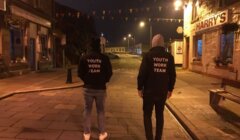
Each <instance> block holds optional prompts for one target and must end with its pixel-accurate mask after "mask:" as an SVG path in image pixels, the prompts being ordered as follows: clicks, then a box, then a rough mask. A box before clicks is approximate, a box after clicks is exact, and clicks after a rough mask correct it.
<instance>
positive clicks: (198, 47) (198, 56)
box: [193, 36, 202, 61]
mask: <svg viewBox="0 0 240 140" xmlns="http://www.w3.org/2000/svg"><path fill="white" fill-rule="evenodd" d="M201 60H202V37H201V36H198V37H196V39H195V45H194V59H193V61H201Z"/></svg>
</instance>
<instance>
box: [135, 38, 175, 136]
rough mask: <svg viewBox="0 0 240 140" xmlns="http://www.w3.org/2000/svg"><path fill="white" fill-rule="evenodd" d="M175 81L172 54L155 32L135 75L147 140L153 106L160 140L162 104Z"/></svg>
mask: <svg viewBox="0 0 240 140" xmlns="http://www.w3.org/2000/svg"><path fill="white" fill-rule="evenodd" d="M175 81H176V70H175V64H174V58H173V56H172V55H171V54H170V53H168V52H166V51H165V48H164V39H163V36H162V35H161V34H157V35H155V36H154V37H153V39H152V48H151V49H150V50H149V51H148V52H147V53H146V54H145V55H144V56H143V59H142V63H141V66H140V69H139V73H138V77H137V84H138V85H137V86H138V87H137V88H138V94H139V96H140V97H141V98H143V112H144V113H143V114H144V115H143V117H144V127H145V135H146V138H147V140H153V132H152V119H151V117H152V111H153V107H155V114H156V136H155V140H161V137H162V131H163V125H164V117H163V112H164V105H165V102H166V99H167V98H170V96H171V95H172V91H173V89H174V85H175Z"/></svg>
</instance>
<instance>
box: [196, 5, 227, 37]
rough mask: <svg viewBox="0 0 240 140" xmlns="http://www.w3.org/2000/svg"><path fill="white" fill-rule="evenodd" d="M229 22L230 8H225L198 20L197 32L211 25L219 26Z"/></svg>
mask: <svg viewBox="0 0 240 140" xmlns="http://www.w3.org/2000/svg"><path fill="white" fill-rule="evenodd" d="M227 22H228V10H225V11H222V12H220V13H217V14H215V15H213V16H210V17H208V18H205V19H203V20H200V21H199V22H197V23H196V32H198V31H202V30H205V29H208V28H211V27H215V26H219V25H222V24H224V23H227Z"/></svg>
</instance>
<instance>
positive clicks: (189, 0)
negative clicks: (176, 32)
mask: <svg viewBox="0 0 240 140" xmlns="http://www.w3.org/2000/svg"><path fill="white" fill-rule="evenodd" d="M239 26H240V1H239V0H186V1H185V5H184V47H183V54H184V55H183V68H185V69H189V70H192V71H195V72H199V73H204V74H208V75H212V76H216V77H220V78H228V79H233V80H240V76H239V72H240V59H239V58H240V28H239Z"/></svg>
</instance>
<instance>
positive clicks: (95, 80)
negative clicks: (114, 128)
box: [78, 38, 112, 140]
mask: <svg viewBox="0 0 240 140" xmlns="http://www.w3.org/2000/svg"><path fill="white" fill-rule="evenodd" d="M91 47H92V49H91V51H90V52H89V53H87V54H86V55H83V56H82V57H81V59H80V62H79V65H78V76H79V77H80V78H81V79H82V80H83V82H84V86H83V94H84V100H85V107H84V124H83V126H84V133H83V136H84V140H89V139H90V134H91V110H92V105H93V102H94V100H95V103H96V107H97V114H98V126H99V131H100V135H99V139H100V140H104V139H105V138H107V137H108V133H107V132H106V130H105V116H104V113H105V111H104V103H105V98H106V83H107V82H109V80H110V78H111V76H112V66H111V63H110V60H109V58H108V56H106V55H104V54H102V53H101V49H100V39H99V38H93V39H92V43H91Z"/></svg>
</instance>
